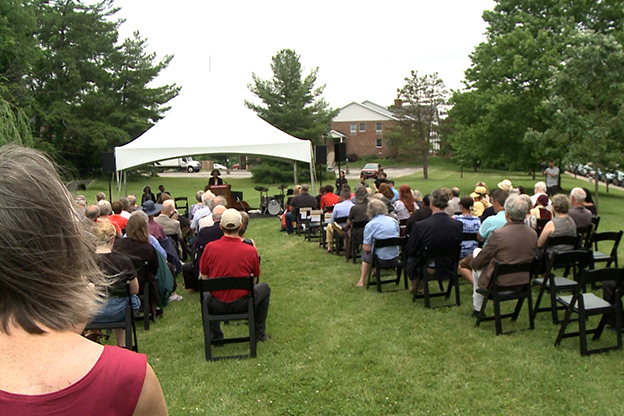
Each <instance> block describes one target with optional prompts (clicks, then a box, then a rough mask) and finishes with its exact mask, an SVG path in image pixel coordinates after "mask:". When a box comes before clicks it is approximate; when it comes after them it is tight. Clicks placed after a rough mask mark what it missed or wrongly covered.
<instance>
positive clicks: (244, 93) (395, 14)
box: [115, 0, 495, 108]
mask: <svg viewBox="0 0 624 416" xmlns="http://www.w3.org/2000/svg"><path fill="white" fill-rule="evenodd" d="M494 3H495V2H494V1H493V0H437V1H430V0H427V1H425V0H411V1H410V0H404V1H392V0H390V1H385V2H383V1H382V2H379V1H377V2H368V3H366V2H362V1H351V0H348V1H346V0H345V1H343V0H334V1H324V0H323V1H316V2H301V1H292V0H291V1H274V0H265V1H202V0H178V1H175V2H173V1H171V0H116V2H115V5H116V6H117V7H121V10H120V11H119V13H118V14H117V17H121V18H124V19H126V22H125V23H124V24H123V25H122V26H121V28H120V31H121V36H122V37H128V36H130V35H131V33H132V32H133V31H134V30H138V31H139V32H140V33H141V34H142V35H143V36H145V37H147V39H148V42H149V46H148V50H149V51H150V52H156V53H157V55H158V56H159V57H162V56H163V55H165V54H173V55H175V58H174V59H173V61H172V62H171V64H170V66H169V68H168V69H167V70H166V71H163V72H162V74H161V76H160V77H159V80H158V84H161V83H172V82H175V83H176V84H178V85H181V86H182V89H183V93H182V94H181V96H180V98H178V99H176V100H175V101H174V102H172V104H173V105H174V106H175V105H177V104H178V103H180V104H182V101H184V103H185V104H186V105H189V104H191V105H193V106H195V105H203V104H202V103H205V102H207V101H212V102H214V101H219V102H221V103H223V104H226V103H227V104H228V105H230V104H232V105H243V100H244V99H248V100H250V99H252V98H253V96H252V94H251V93H250V92H249V91H248V90H247V87H246V86H247V84H248V83H249V82H251V74H252V72H254V73H256V74H257V75H259V76H260V77H262V78H270V77H271V75H272V72H271V69H270V62H271V57H272V56H273V55H275V54H276V53H277V52H278V51H279V50H280V49H284V48H290V49H294V50H295V51H296V52H297V53H298V54H299V55H300V56H301V62H302V64H303V66H304V74H306V75H307V74H308V73H309V71H310V69H311V68H315V67H318V68H319V73H318V82H317V85H322V84H326V88H325V92H324V97H325V99H326V100H327V102H328V103H329V104H330V105H331V106H332V107H333V108H339V107H343V106H345V105H347V104H349V103H351V102H353V101H358V102H361V101H364V100H370V101H373V102H375V103H377V104H379V105H382V106H388V105H390V104H392V102H393V100H394V98H395V97H396V90H397V88H399V87H401V86H402V85H403V83H404V81H403V80H404V78H405V77H407V76H409V74H410V71H411V70H416V71H418V72H419V73H420V74H426V73H432V72H436V71H437V72H438V73H439V75H440V77H441V78H442V79H443V80H444V82H445V84H446V86H447V88H448V89H449V90H450V89H458V88H461V86H462V84H461V80H462V79H463V78H464V75H463V74H464V70H465V69H466V68H468V67H469V66H470V59H469V56H468V55H469V54H470V53H471V52H472V51H473V50H474V47H475V46H476V45H478V44H479V43H480V42H482V41H484V39H485V37H484V33H485V29H486V24H485V22H484V21H483V19H482V17H481V16H482V13H483V11H484V10H486V9H489V10H491V9H493V7H494Z"/></svg>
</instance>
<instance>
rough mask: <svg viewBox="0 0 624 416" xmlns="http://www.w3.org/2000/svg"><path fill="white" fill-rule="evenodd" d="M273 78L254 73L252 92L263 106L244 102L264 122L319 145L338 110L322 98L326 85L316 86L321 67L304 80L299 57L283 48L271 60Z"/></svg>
mask: <svg viewBox="0 0 624 416" xmlns="http://www.w3.org/2000/svg"><path fill="white" fill-rule="evenodd" d="M271 70H272V71H273V78H271V79H269V80H263V79H261V78H259V77H258V76H257V75H256V74H252V78H253V82H252V83H251V84H249V85H248V88H249V90H250V91H251V92H252V93H253V94H254V95H255V96H256V97H258V98H259V99H260V100H261V101H262V104H254V103H252V102H250V101H247V100H246V101H245V105H246V106H247V107H248V108H250V109H252V110H253V111H255V112H256V113H257V114H258V115H259V116H260V117H261V118H262V119H263V120H265V121H267V122H268V123H270V124H272V125H273V126H275V127H277V128H278V129H280V130H283V131H285V132H286V133H288V134H291V135H293V136H295V137H298V138H300V139H307V140H310V141H312V142H313V143H317V144H318V143H319V141H320V138H321V136H322V135H323V134H324V133H326V132H327V130H328V128H329V125H330V124H331V120H332V118H333V117H334V116H335V115H336V114H337V113H338V110H332V109H331V108H330V107H329V105H328V104H327V103H326V102H325V100H324V99H323V97H322V94H323V90H324V89H325V85H322V86H320V87H316V88H315V87H314V84H316V74H317V73H318V68H315V69H313V70H312V71H310V73H309V74H308V75H307V76H306V77H305V78H303V68H302V66H301V62H300V56H299V55H298V54H297V53H296V52H295V51H293V50H291V49H283V50H281V51H279V52H278V53H277V55H275V56H273V57H272V58H271Z"/></svg>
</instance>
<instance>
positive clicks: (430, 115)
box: [389, 71, 448, 179]
mask: <svg viewBox="0 0 624 416" xmlns="http://www.w3.org/2000/svg"><path fill="white" fill-rule="evenodd" d="M397 98H398V99H399V100H400V101H399V102H400V103H401V104H400V105H393V106H391V107H389V109H390V111H392V113H393V114H394V116H395V117H396V118H397V126H396V127H394V128H392V129H391V132H390V136H389V140H390V143H391V144H392V145H393V146H394V147H396V148H397V150H398V151H399V153H401V154H413V153H414V152H415V153H417V154H419V155H421V156H422V160H423V177H424V179H428V178H429V169H428V168H429V166H428V157H429V152H430V150H431V140H432V138H434V137H436V136H437V132H438V129H439V127H440V116H441V115H442V114H444V111H445V106H446V104H447V102H448V91H447V90H446V89H445V87H444V82H443V81H442V80H441V79H440V78H438V74H437V73H433V74H431V75H423V76H418V72H416V71H412V72H411V76H410V77H407V78H405V85H404V86H403V87H402V88H399V89H397Z"/></svg>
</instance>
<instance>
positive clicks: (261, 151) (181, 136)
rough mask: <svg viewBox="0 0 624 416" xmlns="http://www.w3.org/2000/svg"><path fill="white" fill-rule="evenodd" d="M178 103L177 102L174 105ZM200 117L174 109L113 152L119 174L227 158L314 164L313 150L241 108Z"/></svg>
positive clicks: (207, 113)
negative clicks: (163, 163)
mask: <svg viewBox="0 0 624 416" xmlns="http://www.w3.org/2000/svg"><path fill="white" fill-rule="evenodd" d="M176 101H177V100H176ZM203 109H204V110H205V112H201V114H200V113H199V112H197V111H194V112H189V111H185V110H184V109H183V108H176V107H175V105H174V107H173V108H172V109H171V110H170V111H169V113H168V114H167V115H166V116H165V118H164V119H162V120H161V121H160V122H158V123H157V124H156V125H155V126H153V127H152V128H150V129H149V130H148V131H146V132H145V133H143V134H142V135H141V136H139V137H138V138H136V139H135V140H133V141H132V142H130V143H128V144H126V145H125V146H121V147H116V148H115V162H116V169H117V171H123V170H126V169H130V168H132V167H135V166H140V165H144V164H146V163H151V162H156V161H159V160H164V159H172V158H175V157H182V156H192V155H203V154H225V155H234V154H240V155H250V156H254V155H257V156H266V157H270V158H273V159H279V160H294V161H300V162H305V163H311V162H312V146H311V144H310V142H309V141H307V140H300V139H297V138H295V137H293V136H291V135H289V134H287V133H284V132H283V131H281V130H279V129H277V128H275V127H273V126H272V125H270V124H269V123H267V122H265V121H264V120H262V119H261V118H260V117H258V116H256V115H255V114H254V113H253V111H251V110H249V109H247V108H245V107H244V106H242V105H241V106H240V107H238V108H234V109H227V110H226V109H225V108H224V109H223V110H221V111H218V112H213V111H209V110H207V109H206V108H205V107H203Z"/></svg>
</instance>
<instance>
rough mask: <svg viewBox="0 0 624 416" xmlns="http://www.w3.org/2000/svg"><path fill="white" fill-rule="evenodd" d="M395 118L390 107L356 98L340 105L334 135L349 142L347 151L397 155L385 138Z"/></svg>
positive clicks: (385, 155)
mask: <svg viewBox="0 0 624 416" xmlns="http://www.w3.org/2000/svg"><path fill="white" fill-rule="evenodd" d="M395 120H396V118H395V117H394V116H393V115H392V113H391V112H390V110H388V109H387V108H386V107H382V106H380V105H377V104H375V103H372V102H370V101H364V102H363V103H356V102H353V103H351V104H349V105H346V106H345V107H343V108H341V109H340V112H339V113H338V114H337V115H336V117H334V119H333V120H332V123H331V129H332V133H334V134H333V136H334V137H340V138H339V140H340V141H345V142H346V144H347V145H346V147H347V155H350V154H354V153H355V154H356V155H357V156H358V157H361V156H365V155H377V156H380V157H387V156H394V155H396V150H395V149H393V148H391V147H389V146H388V143H387V140H386V139H384V135H386V134H387V133H388V131H389V129H390V128H391V127H392V125H393V124H394V122H395Z"/></svg>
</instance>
